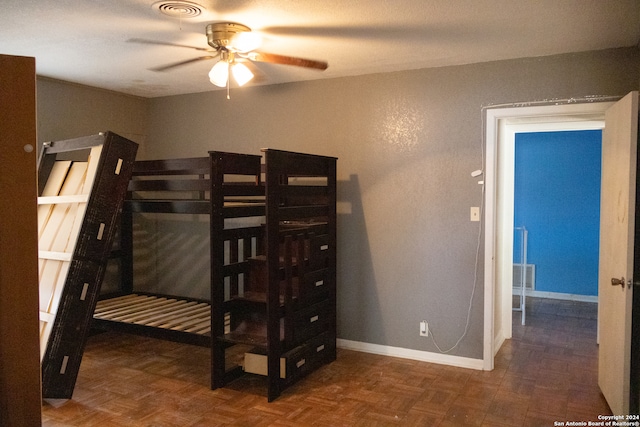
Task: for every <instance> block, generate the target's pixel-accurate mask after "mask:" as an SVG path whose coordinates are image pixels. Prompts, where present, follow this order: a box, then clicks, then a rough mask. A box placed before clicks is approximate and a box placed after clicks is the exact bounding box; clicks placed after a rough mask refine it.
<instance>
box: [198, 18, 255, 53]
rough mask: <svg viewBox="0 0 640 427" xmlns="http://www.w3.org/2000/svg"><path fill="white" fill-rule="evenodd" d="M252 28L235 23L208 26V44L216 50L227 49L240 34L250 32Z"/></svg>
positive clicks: (218, 23) (219, 23)
mask: <svg viewBox="0 0 640 427" xmlns="http://www.w3.org/2000/svg"><path fill="white" fill-rule="evenodd" d="M250 31H251V28H249V27H247V26H246V25H242V24H236V23H234V22H217V23H213V24H209V25H207V43H208V44H209V46H211V47H212V48H214V49H220V48H226V47H227V46H229V43H230V42H231V39H232V38H233V36H235V35H236V34H238V33H243V32H250Z"/></svg>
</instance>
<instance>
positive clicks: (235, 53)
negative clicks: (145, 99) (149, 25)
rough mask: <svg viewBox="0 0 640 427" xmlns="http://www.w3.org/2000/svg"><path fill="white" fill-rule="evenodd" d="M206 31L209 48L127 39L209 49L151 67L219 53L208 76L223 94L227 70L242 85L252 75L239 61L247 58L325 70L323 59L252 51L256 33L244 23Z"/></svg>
mask: <svg viewBox="0 0 640 427" xmlns="http://www.w3.org/2000/svg"><path fill="white" fill-rule="evenodd" d="M206 35H207V43H208V44H209V46H210V47H211V48H202V47H195V46H187V45H182V44H175V43H165V42H159V41H153V40H146V39H137V38H136V39H130V40H129V41H130V42H134V43H146V44H157V45H164V46H176V47H186V48H191V49H195V50H199V51H204V52H208V53H209V54H207V55H204V56H200V57H197V58H192V59H188V60H186V61H180V62H175V63H172V64H168V65H163V66H160V67H155V68H152V70H153V71H167V70H169V69H172V68H175V67H179V66H182V65H187V64H191V63H194V62H198V61H202V60H209V59H215V58H217V57H220V60H219V61H218V62H217V63H216V64H215V65H214V66H213V68H211V71H210V72H209V79H210V80H211V83H213V84H214V85H216V86H219V87H226V88H227V98H228V97H229V94H228V91H229V84H230V74H231V75H232V76H233V78H234V80H235V81H236V83H237V84H238V85H239V86H243V85H244V84H246V83H247V82H249V81H250V80H251V79H252V78H253V77H254V73H253V72H252V71H251V70H250V69H249V68H248V67H247V66H246V65H245V64H244V63H243V62H244V61H247V60H248V61H255V62H267V63H272V64H282V65H293V66H297V67H304V68H311V69H316V70H321V71H322V70H326V69H327V67H328V64H327V62H325V61H317V60H313V59H305V58H298V57H294V56H284V55H278V54H274V53H266V52H259V51H256V50H255V49H257V48H258V47H259V46H260V44H261V39H260V36H259V35H258V34H257V33H254V32H251V29H250V28H249V27H247V26H246V25H242V24H238V23H235V22H215V23H211V24H208V25H207V28H206Z"/></svg>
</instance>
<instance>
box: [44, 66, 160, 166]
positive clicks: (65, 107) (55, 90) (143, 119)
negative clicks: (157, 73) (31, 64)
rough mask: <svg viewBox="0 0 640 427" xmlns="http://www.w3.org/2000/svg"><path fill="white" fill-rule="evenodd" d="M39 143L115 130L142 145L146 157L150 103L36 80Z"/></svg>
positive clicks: (64, 84) (49, 80) (104, 91)
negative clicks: (145, 144) (145, 147)
mask: <svg viewBox="0 0 640 427" xmlns="http://www.w3.org/2000/svg"><path fill="white" fill-rule="evenodd" d="M37 102H38V106H37V110H38V141H39V142H45V141H56V140H64V139H69V138H77V137H80V136H87V135H95V134H97V133H98V132H102V131H107V130H110V131H113V132H115V133H117V134H119V135H121V136H124V137H125V138H128V139H130V140H132V141H134V142H137V143H138V144H140V147H139V148H138V150H139V151H138V155H140V154H144V142H145V139H146V135H147V129H146V126H147V109H148V101H147V100H146V99H144V98H139V97H135V96H129V95H123V94H121V93H116V92H111V91H107V90H102V89H96V88H92V87H87V86H82V85H76V84H71V83H66V82H61V81H58V80H52V79H47V78H41V77H40V78H38V81H37Z"/></svg>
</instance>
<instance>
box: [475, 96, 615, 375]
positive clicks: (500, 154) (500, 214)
mask: <svg viewBox="0 0 640 427" xmlns="http://www.w3.org/2000/svg"><path fill="white" fill-rule="evenodd" d="M603 101H604V100H603ZM574 102H575V101H574ZM556 104H557V103H556ZM611 105H613V102H586V101H585V103H572V102H566V103H561V104H560V105H530V106H521V107H515V106H508V107H504V108H490V109H486V110H485V114H486V116H485V123H486V128H485V143H486V165H485V206H486V210H485V217H484V221H485V248H484V249H485V264H484V267H485V277H484V283H485V294H484V309H485V311H484V313H485V319H484V355H483V359H484V363H483V365H484V369H485V370H491V369H493V358H494V356H495V354H496V353H497V352H498V350H499V349H500V347H501V345H502V343H503V342H504V341H505V340H506V339H509V338H511V335H512V310H511V307H512V287H513V271H512V263H513V224H514V196H513V195H514V171H515V161H514V158H515V157H514V156H515V135H516V134H517V133H519V132H552V131H563V130H601V129H602V128H603V127H604V112H605V110H606V109H607V108H609V107H610V106H611Z"/></svg>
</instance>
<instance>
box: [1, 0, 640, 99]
mask: <svg viewBox="0 0 640 427" xmlns="http://www.w3.org/2000/svg"><path fill="white" fill-rule="evenodd" d="M155 3H157V2H156V1H155V0H108V1H98V0H57V1H47V0H20V1H15V0H0V4H1V5H2V24H1V25H0V53H2V54H11V55H24V56H34V57H35V58H36V67H37V72H38V74H39V75H41V76H47V77H51V78H56V79H61V80H66V81H71V82H76V83H80V84H85V85H91V86H96V87H100V88H104V89H109V90H114V91H118V92H123V93H128V94H133V95H138V96H143V97H156V96H165V95H176V94H184V93H192V92H203V91H209V90H216V89H218V88H216V87H215V86H213V85H212V84H211V83H210V82H209V79H208V77H207V73H208V71H209V69H210V68H211V67H212V66H213V64H214V63H215V61H211V60H209V61H200V62H196V63H193V64H190V65H185V66H182V67H179V68H174V69H172V70H171V71H166V72H155V71H150V70H149V69H150V68H153V67H156V66H160V65H164V64H169V63H173V62H177V61H182V60H187V59H190V58H195V57H198V56H201V55H202V54H203V53H202V52H200V51H197V50H192V49H188V48H180V47H173V46H158V45H150V44H137V43H131V42H130V41H128V40H130V39H132V38H142V39H150V40H157V41H161V42H168V43H177V44H184V45H189V46H197V47H202V48H206V47H207V43H206V37H205V27H206V25H207V24H208V23H210V22H216V21H232V22H239V23H242V24H244V25H247V26H249V27H251V28H252V29H253V30H254V31H257V32H259V33H260V34H261V35H262V37H263V45H262V47H261V48H260V50H261V51H265V52H270V53H279V54H284V55H292V56H300V57H306V58H311V59H320V60H326V61H328V63H329V68H328V69H327V70H326V71H323V72H320V71H316V70H308V69H302V68H298V67H292V66H283V65H273V64H258V68H259V70H260V71H261V75H262V76H261V78H260V79H256V80H257V81H256V82H252V83H250V84H277V83H284V82H292V81H301V80H312V79H322V78H335V77H341V76H353V75H361V74H371V73H378V72H389V71H399V70H407V69H417V68H427V67H441V66H447V65H459V64H468V63H476V62H485V61H492V60H500V59H510V58H520V57H532V56H544V55H553V54H559V53H567V52H579V51H587V50H597V49H606V48H612V47H626V46H634V45H637V44H638V42H639V40H640V0H606V1H605V0H394V1H389V0H352V1H339V0H230V1H223V0H193V3H196V4H197V5H199V6H200V9H201V10H202V13H201V15H200V16H197V17H191V18H188V17H184V18H181V19H179V18H175V17H169V16H166V15H164V14H162V13H161V12H160V11H159V10H158V7H157V5H155V7H154V4H155ZM164 3H166V2H164ZM174 9H175V8H174Z"/></svg>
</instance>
